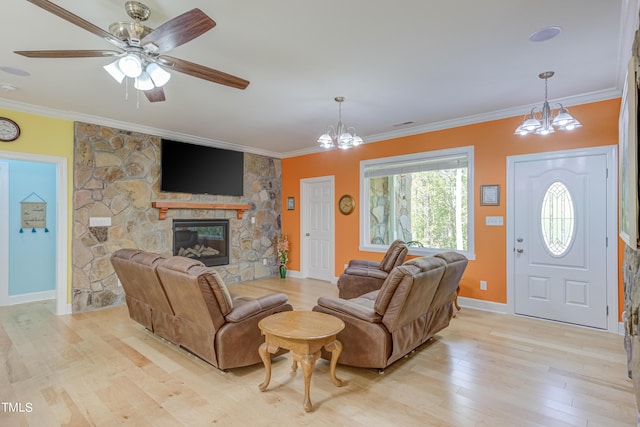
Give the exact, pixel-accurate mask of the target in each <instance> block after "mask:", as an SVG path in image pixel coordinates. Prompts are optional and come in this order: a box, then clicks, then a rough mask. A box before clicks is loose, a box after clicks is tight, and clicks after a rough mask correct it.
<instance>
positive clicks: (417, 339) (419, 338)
mask: <svg viewBox="0 0 640 427" xmlns="http://www.w3.org/2000/svg"><path fill="white" fill-rule="evenodd" d="M467 262H468V261H467V258H466V257H464V256H463V255H461V254H459V253H457V252H445V253H441V254H438V255H434V256H427V257H421V258H415V259H412V260H409V261H407V262H405V263H404V264H402V265H401V266H397V267H395V268H394V269H393V270H392V271H391V273H389V275H388V276H387V278H386V279H385V281H384V283H383V284H382V286H381V288H380V289H378V290H374V291H371V292H368V293H366V294H364V295H360V296H358V297H355V298H351V299H344V298H335V297H321V298H319V299H318V304H317V305H316V306H315V307H314V308H313V310H314V311H319V312H322V313H327V314H331V315H333V316H336V317H339V318H340V319H342V320H343V321H344V323H345V328H344V329H343V330H342V332H340V333H339V334H338V337H337V338H338V340H339V341H340V342H341V343H342V353H341V354H340V359H339V361H338V363H340V364H343V365H350V366H357V367H362V368H378V369H384V368H386V367H387V366H389V365H391V364H392V363H393V362H395V361H397V360H398V359H400V358H401V357H403V356H404V355H406V354H408V353H409V352H411V351H412V350H414V349H415V348H417V347H418V346H420V345H421V344H424V343H425V342H427V341H428V340H429V339H430V338H431V337H433V336H434V335H435V334H436V333H438V332H439V331H441V330H442V329H444V328H445V327H447V326H448V325H449V322H450V320H451V316H452V314H453V302H452V299H453V296H454V294H455V292H456V289H457V288H458V285H459V283H460V279H461V278H462V274H463V273H464V270H465V269H466V266H467ZM322 357H323V358H326V359H329V360H330V358H331V355H330V354H327V353H326V352H325V353H323V356H322Z"/></svg>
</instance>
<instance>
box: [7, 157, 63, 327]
mask: <svg viewBox="0 0 640 427" xmlns="http://www.w3.org/2000/svg"><path fill="white" fill-rule="evenodd" d="M0 159H7V160H22V161H26V162H40V163H52V164H54V165H56V191H57V194H56V225H55V227H56V291H55V295H56V314H58V315H62V314H69V313H71V304H68V303H67V294H68V255H67V248H68V247H69V231H68V230H69V227H68V224H69V209H68V206H69V192H68V179H67V177H68V165H67V159H66V158H64V157H56V156H47V155H42V154H27V153H13V152H7V151H3V152H0ZM8 209H9V206H8V202H7V201H5V205H3V201H2V200H0V215H2V216H5V217H6V216H7V215H5V212H7V211H8ZM0 226H2V224H0ZM2 236H4V237H2ZM5 239H6V240H5ZM8 239H9V237H8V236H7V235H6V234H5V233H0V240H2V241H0V247H2V246H3V245H5V248H8V245H9V240H8ZM1 254H2V250H0V255H1ZM6 255H7V256H6V257H0V269H2V271H8V265H6V264H7V263H8V252H7V253H6Z"/></svg>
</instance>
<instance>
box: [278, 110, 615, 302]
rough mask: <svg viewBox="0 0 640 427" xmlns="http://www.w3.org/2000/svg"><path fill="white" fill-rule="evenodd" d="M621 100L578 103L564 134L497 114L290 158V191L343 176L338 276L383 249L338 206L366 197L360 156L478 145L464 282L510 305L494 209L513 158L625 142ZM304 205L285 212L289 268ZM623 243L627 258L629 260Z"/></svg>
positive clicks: (286, 173) (474, 294)
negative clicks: (484, 200) (483, 192)
mask: <svg viewBox="0 0 640 427" xmlns="http://www.w3.org/2000/svg"><path fill="white" fill-rule="evenodd" d="M619 110H620V99H619V98H618V99H612V100H608V101H602V102H596V103H591V104H584V105H580V106H574V107H572V108H571V114H573V115H574V116H575V117H576V118H578V119H579V120H580V121H581V123H582V124H583V127H582V128H579V129H576V130H574V131H573V132H556V133H554V134H551V135H547V136H546V137H543V136H539V135H528V136H526V137H522V136H520V135H513V131H514V129H515V128H516V127H517V126H518V125H519V124H520V121H521V120H522V118H521V117H513V118H508V119H502V120H495V121H490V122H484V123H479V124H473V125H468V126H462V127H457V128H451V129H445V130H439V131H434V132H428V133H424V134H420V135H412V136H406V137H402V138H396V139H392V140H387V141H381V142H375V143H370V144H364V145H361V146H359V147H357V148H355V149H351V150H337V149H336V150H330V151H325V152H321V153H316V154H309V155H304V156H298V157H291V158H286V159H283V160H282V177H283V178H282V196H283V201H282V203H283V205H284V206H286V204H285V200H286V198H287V197H291V196H293V197H295V198H296V200H297V201H299V200H300V180H301V179H304V178H314V177H321V176H330V175H333V176H334V177H335V196H336V201H335V205H336V212H335V242H336V250H335V257H336V258H335V269H336V271H335V275H336V276H339V275H340V273H341V272H342V270H343V265H344V264H345V263H347V262H349V260H350V259H369V260H375V261H379V260H380V259H382V256H383V254H381V253H375V252H361V251H360V250H359V249H358V244H359V224H358V220H359V212H358V206H356V211H355V212H354V213H353V214H351V215H348V216H344V215H341V214H340V213H339V212H338V210H337V204H338V203H337V199H338V198H339V197H340V196H341V195H343V194H351V195H353V196H354V197H355V198H356V200H357V201H358V200H359V193H360V191H359V188H360V177H359V168H360V164H359V162H360V161H361V160H367V159H374V158H379V157H388V156H398V155H402V154H409V153H415V152H422V151H432V150H440V149H444V148H452V147H461V146H468V145H473V146H474V147H475V149H474V156H475V177H474V184H475V190H474V191H475V196H474V197H475V206H474V208H475V209H474V211H475V224H474V227H475V253H476V259H475V260H474V261H470V262H469V265H468V267H467V270H466V272H465V278H464V280H463V282H462V283H461V295H462V296H464V297H470V298H476V299H481V300H486V301H493V302H498V303H506V301H507V291H506V227H487V226H486V225H484V218H485V216H487V215H491V216H503V217H505V219H506V213H507V212H506V206H507V204H506V200H505V191H506V164H507V160H506V159H507V157H508V156H514V155H521V154H532V153H540V152H548V151H557V150H569V149H575V148H585V147H596V146H605V145H617V144H618V114H619ZM481 184H500V188H501V195H500V197H501V200H500V206H480V194H479V188H480V185H481ZM299 215H300V209H299V208H298V206H296V210H293V211H287V210H283V212H282V223H283V229H284V232H286V233H288V235H289V242H290V244H291V257H290V258H291V261H290V263H289V268H290V269H292V270H300V245H299V243H300V216H299ZM622 248H623V246H622V244H620V245H619V260H620V264H621V263H622V259H623V258H622V254H623V251H622ZM480 280H486V281H487V284H488V289H487V290H486V291H480V286H479V281H480ZM619 289H620V291H619V301H620V303H619V307H620V310H622V307H623V303H622V301H623V291H622V277H621V275H620V278H619Z"/></svg>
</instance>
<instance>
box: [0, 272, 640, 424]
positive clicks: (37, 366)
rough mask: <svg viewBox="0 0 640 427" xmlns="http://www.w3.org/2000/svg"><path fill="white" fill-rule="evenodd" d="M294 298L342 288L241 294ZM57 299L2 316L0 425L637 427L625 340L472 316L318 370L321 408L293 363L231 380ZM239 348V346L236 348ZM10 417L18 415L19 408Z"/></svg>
mask: <svg viewBox="0 0 640 427" xmlns="http://www.w3.org/2000/svg"><path fill="white" fill-rule="evenodd" d="M231 289H232V291H233V292H236V293H239V294H244V295H249V296H257V295H262V294H266V293H269V292H273V291H281V292H285V293H287V294H288V295H289V300H290V302H291V303H292V304H293V306H294V308H296V309H310V308H311V307H312V306H313V305H314V304H315V301H316V299H317V298H318V297H319V296H321V295H335V294H337V292H336V288H335V286H334V285H331V284H328V283H326V282H319V281H314V280H299V279H293V278H287V279H286V280H281V279H277V278H275V279H267V280H260V281H255V282H247V283H243V284H238V285H232V286H231ZM53 311H54V304H53V303H52V302H44V303H31V304H24V305H20V306H11V307H4V308H0V356H1V361H2V369H0V402H10V403H12V404H14V405H15V404H17V403H19V404H20V408H21V409H22V410H25V411H26V410H28V408H29V407H30V408H31V412H23V413H13V412H8V411H7V410H8V409H9V408H8V406H7V404H5V403H0V425H1V426H38V427H40V426H61V425H67V426H74V427H75V426H84V425H97V426H113V425H130V426H209V425H219V426H250V425H252V426H271V425H272V426H288V425H313V426H324V425H327V426H329V425H330V426H339V425H348V426H413V425H420V426H431V425H436V426H564V425H571V426H607V427H611V426H632V425H636V407H635V400H634V397H633V393H632V385H631V382H630V381H629V380H628V379H627V377H626V356H625V353H624V349H623V339H622V337H620V336H616V335H612V334H607V333H604V332H597V331H592V330H588V329H584V328H578V327H572V326H567V325H560V324H554V323H550V322H544V321H539V320H534V319H527V318H521V317H514V316H508V315H499V314H492V313H486V312H481V311H476V310H472V309H468V308H463V309H462V311H461V312H460V313H459V314H458V317H457V318H455V319H453V320H452V322H451V325H450V326H449V327H448V328H447V329H445V330H444V331H442V332H441V333H440V334H438V336H437V337H436V338H435V339H434V340H433V341H432V342H430V343H428V344H427V345H425V346H423V347H422V348H420V349H419V351H418V352H416V353H414V354H413V355H411V356H410V357H408V358H405V359H402V360H400V361H399V362H398V363H396V364H394V365H393V366H392V367H390V368H388V369H387V370H386V372H385V373H384V374H383V375H380V374H378V373H377V372H376V371H375V370H367V369H355V368H348V367H344V366H340V365H339V366H338V371H337V373H338V376H339V377H340V378H342V379H344V380H346V381H347V382H348V383H347V385H346V386H344V387H341V388H338V387H335V386H334V385H333V383H332V382H331V380H330V378H329V375H328V371H329V365H328V363H326V362H324V361H319V362H318V364H317V366H316V370H315V373H314V374H313V377H312V384H311V400H312V402H313V404H314V409H313V412H309V413H305V411H304V410H303V408H302V398H303V375H302V371H301V370H298V372H297V373H292V372H291V362H290V357H291V356H290V355H285V356H282V357H280V358H278V359H276V361H274V364H273V374H272V377H271V384H270V386H269V389H268V390H267V391H266V392H264V393H261V392H260V391H259V390H258V384H260V383H261V382H262V380H263V379H264V370H263V367H262V365H255V366H252V367H248V368H242V369H236V370H233V371H230V372H228V373H226V374H225V373H221V372H220V371H218V370H216V369H215V368H213V367H212V366H211V365H208V364H207V363H205V362H203V361H201V360H199V359H197V358H196V357H194V356H192V355H191V354H189V353H187V352H185V351H183V350H180V349H178V348H177V347H175V346H173V345H171V344H169V343H167V342H165V341H163V340H161V339H159V338H157V337H155V336H154V335H153V334H151V333H149V332H148V331H146V330H145V329H144V328H142V327H141V326H140V325H139V324H137V323H135V322H133V321H131V320H130V319H129V316H128V313H127V309H126V307H124V306H122V307H116V308H109V309H105V310H101V311H96V312H91V313H84V314H76V315H67V316H56V315H55V314H53ZM240 351H242V350H241V349H240ZM13 408H14V410H15V409H16V408H17V407H16V406H13Z"/></svg>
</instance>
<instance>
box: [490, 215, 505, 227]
mask: <svg viewBox="0 0 640 427" xmlns="http://www.w3.org/2000/svg"><path fill="white" fill-rule="evenodd" d="M485 225H489V226H502V225H504V217H502V216H487V217H485Z"/></svg>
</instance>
